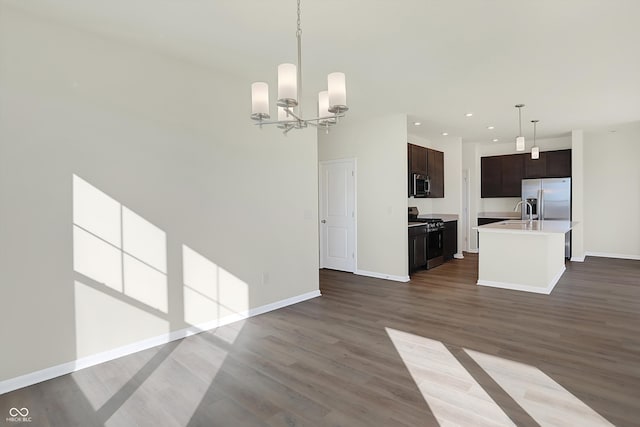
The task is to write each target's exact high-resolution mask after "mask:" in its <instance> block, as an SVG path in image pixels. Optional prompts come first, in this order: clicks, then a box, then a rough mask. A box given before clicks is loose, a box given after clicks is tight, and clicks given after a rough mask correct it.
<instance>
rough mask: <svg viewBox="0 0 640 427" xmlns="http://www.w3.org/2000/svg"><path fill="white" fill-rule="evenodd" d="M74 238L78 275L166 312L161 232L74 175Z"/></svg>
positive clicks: (164, 252)
mask: <svg viewBox="0 0 640 427" xmlns="http://www.w3.org/2000/svg"><path fill="white" fill-rule="evenodd" d="M73 242H74V244H73V268H74V270H75V271H76V272H77V273H80V274H82V275H84V276H86V277H87V278H89V279H90V280H92V281H93V282H94V284H95V285H97V286H100V285H103V286H106V287H108V288H111V289H114V290H116V291H119V292H122V293H123V294H124V295H127V296H129V297H131V298H134V299H136V300H137V301H140V302H142V303H143V304H146V305H148V306H149V307H151V308H153V309H157V310H160V311H162V312H165V313H166V312H167V311H168V300H167V298H168V296H167V294H168V282H167V236H166V233H165V232H164V231H162V230H161V229H160V228H158V227H156V226H155V225H153V224H151V223H150V222H149V221H147V220H145V219H144V218H142V217H141V216H139V215H138V214H136V213H135V212H133V211H131V210H130V209H128V208H127V207H125V206H123V205H122V204H120V203H119V202H118V201H116V200H115V199H113V198H112V197H109V196H108V195H106V194H105V193H103V192H102V191H100V190H99V189H97V188H96V187H94V186H92V185H91V184H89V183H88V182H86V181H85V180H83V179H82V178H80V177H78V176H76V175H73Z"/></svg>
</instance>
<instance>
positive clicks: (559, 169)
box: [540, 150, 571, 178]
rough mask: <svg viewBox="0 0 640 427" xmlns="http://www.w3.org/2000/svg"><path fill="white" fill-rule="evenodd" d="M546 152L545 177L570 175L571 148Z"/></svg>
mask: <svg viewBox="0 0 640 427" xmlns="http://www.w3.org/2000/svg"><path fill="white" fill-rule="evenodd" d="M540 154H542V153H540ZM546 154H547V162H546V163H547V173H546V174H545V178H564V177H567V176H571V150H557V151H547V152H546Z"/></svg>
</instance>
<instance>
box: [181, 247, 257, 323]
mask: <svg viewBox="0 0 640 427" xmlns="http://www.w3.org/2000/svg"><path fill="white" fill-rule="evenodd" d="M182 263H183V282H184V286H183V289H184V291H183V292H184V319H185V321H186V322H187V323H189V324H191V325H198V324H203V323H206V322H211V321H213V320H218V321H219V320H221V319H224V318H228V317H232V316H235V315H246V313H247V312H248V309H249V289H248V286H247V284H246V283H245V282H243V281H242V280H240V279H239V278H237V277H236V276H234V275H233V274H231V273H229V272H228V271H226V270H225V269H223V268H222V267H220V266H218V265H217V264H216V263H214V262H213V261H211V260H209V259H208V258H206V257H205V256H203V255H201V254H199V253H198V252H196V251H194V250H193V249H191V248H189V247H188V246H186V245H182Z"/></svg>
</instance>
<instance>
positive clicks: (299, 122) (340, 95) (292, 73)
mask: <svg viewBox="0 0 640 427" xmlns="http://www.w3.org/2000/svg"><path fill="white" fill-rule="evenodd" d="M297 24H298V26H297V31H296V39H297V41H298V62H297V65H296V64H280V65H278V100H277V102H276V104H277V106H278V120H276V121H268V120H269V119H270V118H271V115H270V114H269V85H268V84H267V83H265V82H255V83H253V84H252V85H251V118H252V119H253V120H256V121H257V123H256V124H257V125H259V126H260V127H261V128H262V125H276V126H277V127H278V128H280V129H284V131H283V133H284V134H287V133H288V132H289V131H291V130H292V129H304V128H306V127H307V126H309V125H311V126H315V127H319V128H324V129H326V131H327V132H329V127H331V126H333V125H335V124H336V123H338V119H339V118H341V117H344V113H345V112H346V111H347V110H349V107H347V90H346V83H345V75H344V73H339V72H336V73H331V74H329V75H328V76H327V87H328V90H326V91H322V92H320V93H319V94H318V116H317V117H313V118H307V119H305V118H303V116H302V103H301V101H300V100H301V99H302V28H301V27H300V0H298V22H297Z"/></svg>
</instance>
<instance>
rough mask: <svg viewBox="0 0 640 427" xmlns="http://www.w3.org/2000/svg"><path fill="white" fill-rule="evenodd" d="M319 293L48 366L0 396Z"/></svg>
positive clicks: (0, 389)
mask: <svg viewBox="0 0 640 427" xmlns="http://www.w3.org/2000/svg"><path fill="white" fill-rule="evenodd" d="M320 295H321V294H320V291H319V290H318V291H311V292H307V293H305V294H302V295H297V296H294V297H291V298H287V299H283V300H280V301H276V302H273V303H271V304H266V305H263V306H260V307H256V308H252V309H250V310H247V311H245V312H241V313H236V314H233V315H230V316H226V317H223V318H222V319H219V320H212V321H209V322H205V323H201V324H198V325H194V326H190V327H188V328H184V329H180V330H177V331H173V332H169V333H167V334H162V335H159V336H156V337H152V338H148V339H145V340H142V341H138V342H135V343H132V344H128V345H125V346H122V347H118V348H114V349H111V350H107V351H104V352H102V353H97V354H93V355H91V356H86V357H82V358H80V359H76V360H73V361H71V362H67V363H63V364H61V365H56V366H52V367H50V368H45V369H41V370H39V371H35V372H31V373H28V374H25V375H21V376H19V377H15V378H10V379H8V380H4V381H0V395H2V394H4V393H8V392H10V391H13V390H17V389H19V388H23V387H27V386H30V385H33V384H37V383H40V382H42V381H47V380H50V379H53V378H56V377H59V376H61V375H66V374H70V373H72V372H75V371H79V370H80V369H84V368H88V367H90V366H94V365H98V364H100V363H104V362H108V361H110V360H114V359H118V358H120V357H123V356H127V355H129V354H133V353H136V352H139V351H142V350H147V349H149V348H152V347H156V346H159V345H163V344H167V343H168V342H171V341H175V340H179V339H182V338H186V337H189V336H191V335H195V334H198V333H200V332H204V331H207V330H210V329H214V328H218V327H220V326H224V325H228V324H230V323H233V322H237V321H239V320H243V319H247V318H249V317H253V316H258V315H260V314H263V313H267V312H269V311H273V310H277V309H279V308H283V307H287V306H289V305H293V304H297V303H299V302H302V301H306V300H309V299H312V298H316V297H319V296H320Z"/></svg>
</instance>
